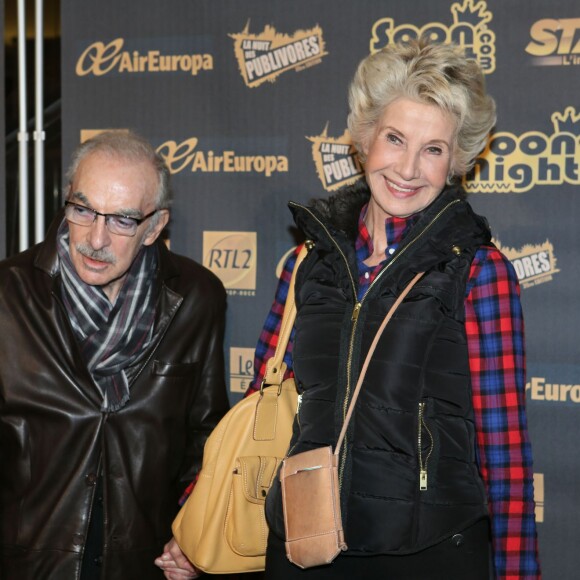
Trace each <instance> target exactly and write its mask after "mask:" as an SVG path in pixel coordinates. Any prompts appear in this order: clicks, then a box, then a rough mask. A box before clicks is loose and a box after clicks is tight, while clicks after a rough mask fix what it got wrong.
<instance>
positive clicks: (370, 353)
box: [334, 272, 425, 455]
mask: <svg viewBox="0 0 580 580" xmlns="http://www.w3.org/2000/svg"><path fill="white" fill-rule="evenodd" d="M424 273H425V272H419V273H418V274H416V275H415V277H414V278H413V279H412V280H411V281H410V282H409V283H408V284H407V286H406V287H405V289H404V290H403V291H402V292H401V294H399V297H398V298H397V299H396V300H395V302H394V303H393V305H392V306H391V308H390V309H389V311H388V312H387V315H386V316H385V318H384V320H383V322H382V323H381V325H380V326H379V329H378V330H377V333H376V334H375V337H374V339H373V342H372V343H371V346H370V348H369V351H368V353H367V356H366V358H365V362H364V364H363V366H362V369H361V371H360V375H359V377H358V381H357V383H356V387H355V389H354V392H353V394H352V399H351V401H350V405H349V406H348V411H347V413H346V417H345V418H344V423H343V425H342V429H341V430H340V435H339V436H338V441H337V443H336V448H335V450H334V454H335V455H339V454H340V448H341V447H342V442H343V441H344V437H345V436H346V430H347V429H348V424H349V422H350V418H351V417H352V413H353V411H354V405H355V403H356V400H357V399H358V395H359V393H360V389H361V387H362V384H363V381H364V378H365V375H366V372H367V368H368V366H369V363H370V362H371V358H372V356H373V354H374V352H375V348H376V347H377V344H378V342H379V339H380V338H381V335H382V334H383V330H385V327H386V326H387V324H388V323H389V320H391V318H392V317H393V314H394V313H395V310H397V308H398V307H399V304H401V302H403V300H404V299H405V296H407V294H408V293H409V292H410V291H411V288H413V286H414V285H415V284H416V283H417V282H418V281H419V278H421V276H423V274H424Z"/></svg>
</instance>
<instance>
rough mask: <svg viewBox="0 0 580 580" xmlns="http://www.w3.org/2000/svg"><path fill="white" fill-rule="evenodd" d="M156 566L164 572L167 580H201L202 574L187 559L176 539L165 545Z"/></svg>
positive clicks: (156, 560)
mask: <svg viewBox="0 0 580 580" xmlns="http://www.w3.org/2000/svg"><path fill="white" fill-rule="evenodd" d="M155 565H156V566H158V567H159V568H161V569H162V570H163V575H164V576H165V578H167V580H190V579H191V578H199V576H201V572H200V571H199V570H197V569H196V568H195V567H194V566H193V564H192V563H191V562H190V561H189V560H188V559H187V557H186V556H185V554H184V553H183V552H182V551H181V548H180V547H179V545H178V544H177V542H176V541H175V538H171V540H170V541H169V542H168V543H167V544H165V546H164V547H163V554H161V556H159V558H156V559H155Z"/></svg>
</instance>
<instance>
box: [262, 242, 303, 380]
mask: <svg viewBox="0 0 580 580" xmlns="http://www.w3.org/2000/svg"><path fill="white" fill-rule="evenodd" d="M312 245H313V244H312V242H310V241H308V240H307V241H306V242H305V243H304V245H303V246H302V249H301V250H300V253H299V254H298V256H297V258H296V264H295V265H294V269H293V270H292V277H291V279H290V286H289V287H288V296H287V297H286V304H285V306H284V315H283V316H282V323H281V324H280V333H279V335H278V344H277V345H276V351H275V352H274V355H273V356H272V357H270V358H269V359H268V362H267V363H266V372H265V373H264V380H263V381H262V385H261V386H260V390H263V388H264V386H266V385H278V386H279V387H281V385H282V381H283V379H284V373H285V372H286V363H285V362H284V355H285V354H286V348H287V346H288V341H289V340H290V334H291V333H292V328H293V327H294V320H295V319H296V302H295V299H294V283H295V280H296V272H298V267H299V266H300V264H301V263H302V260H304V258H305V257H306V255H307V254H308V252H309V250H310V249H311V248H312Z"/></svg>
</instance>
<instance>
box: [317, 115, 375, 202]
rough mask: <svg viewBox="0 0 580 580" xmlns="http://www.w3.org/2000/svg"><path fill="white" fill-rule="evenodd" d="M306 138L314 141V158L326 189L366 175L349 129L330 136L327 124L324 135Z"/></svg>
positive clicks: (328, 189) (349, 182)
mask: <svg viewBox="0 0 580 580" xmlns="http://www.w3.org/2000/svg"><path fill="white" fill-rule="evenodd" d="M306 138H307V139H308V140H309V141H312V158H313V159H314V165H315V166H316V172H317V173H318V177H319V178H320V181H321V182H322V186H323V187H324V189H326V191H334V190H336V189H339V188H340V187H342V186H344V185H348V184H351V183H354V182H355V181H356V180H357V179H359V178H360V177H362V176H363V175H364V170H363V168H362V166H361V164H360V161H359V160H358V156H357V154H356V149H355V147H354V145H353V144H352V142H351V140H350V134H349V132H348V130H345V132H344V133H343V134H342V135H341V136H340V137H329V136H328V125H327V126H326V127H325V129H324V131H323V133H322V135H318V136H316V137H306Z"/></svg>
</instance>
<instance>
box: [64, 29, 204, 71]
mask: <svg viewBox="0 0 580 580" xmlns="http://www.w3.org/2000/svg"><path fill="white" fill-rule="evenodd" d="M172 40H173V41H174V42H175V39H172ZM177 40H179V39H177ZM131 42H133V43H135V47H131V46H129V47H126V46H125V39H124V38H115V39H114V40H111V41H110V42H107V43H105V42H102V41H100V40H98V41H96V42H93V43H92V44H90V45H89V46H87V47H86V48H85V49H84V50H83V51H82V53H81V55H80V56H79V58H78V60H77V64H76V68H75V72H76V74H77V76H79V77H84V76H87V75H94V76H96V77H100V76H103V75H106V74H108V73H112V72H114V73H118V74H131V73H150V74H157V73H187V74H190V75H193V76H195V75H197V74H198V72H199V71H207V70H213V56H212V55H211V54H208V53H200V54H192V53H181V52H178V53H176V52H173V51H169V50H160V49H159V48H157V47H156V46H155V45H156V44H159V45H164V44H165V45H167V44H168V42H167V41H166V40H165V39H155V38H149V39H146V40H138V39H134V40H132V41H131ZM145 47H146V48H145Z"/></svg>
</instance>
